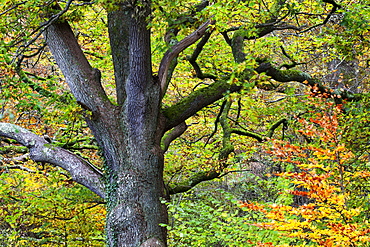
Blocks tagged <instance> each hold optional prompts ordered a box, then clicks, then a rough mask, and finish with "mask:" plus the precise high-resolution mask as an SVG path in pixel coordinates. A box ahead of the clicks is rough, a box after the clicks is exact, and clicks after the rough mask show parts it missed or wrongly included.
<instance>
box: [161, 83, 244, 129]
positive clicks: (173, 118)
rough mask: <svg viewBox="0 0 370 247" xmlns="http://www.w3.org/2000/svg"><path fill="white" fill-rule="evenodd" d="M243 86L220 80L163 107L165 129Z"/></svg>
mask: <svg viewBox="0 0 370 247" xmlns="http://www.w3.org/2000/svg"><path fill="white" fill-rule="evenodd" d="M241 88H242V87H241V86H238V85H234V84H229V83H228V82H227V81H226V80H220V81H217V82H214V83H212V84H211V85H209V86H208V87H205V88H201V89H198V90H197V91H194V92H192V93H191V94H190V95H189V96H187V97H185V98H183V99H182V100H180V101H179V102H178V103H176V104H175V105H172V106H170V107H168V108H166V109H163V111H162V112H163V114H164V116H165V117H166V119H167V121H166V128H165V130H169V129H171V128H173V127H175V126H177V125H179V124H180V123H182V122H184V121H185V120H186V119H188V118H189V117H191V116H193V115H194V114H195V113H197V112H198V111H199V110H201V109H202V108H203V107H205V106H208V105H210V104H212V103H214V102H216V101H217V100H219V99H221V98H223V97H224V96H225V94H226V93H233V92H237V91H239V90H240V89H241Z"/></svg>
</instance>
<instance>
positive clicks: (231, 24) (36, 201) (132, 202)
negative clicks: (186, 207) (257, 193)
mask: <svg viewBox="0 0 370 247" xmlns="http://www.w3.org/2000/svg"><path fill="white" fill-rule="evenodd" d="M0 17H1V19H0V28H1V29H0V30H1V31H0V33H1V41H0V44H1V45H0V49H1V50H0V54H1V59H0V63H1V71H0V82H1V103H2V108H1V122H2V123H0V136H2V139H1V140H2V142H1V149H0V152H1V154H2V156H3V158H2V164H1V169H0V176H2V177H3V181H4V182H3V183H2V185H1V186H0V193H1V194H4V195H7V196H6V197H5V199H1V202H2V203H3V206H1V208H0V212H1V215H0V217H2V218H3V219H4V222H6V223H4V224H3V225H0V230H1V231H2V232H4V234H5V233H6V234H10V235H9V236H12V238H9V239H10V240H9V241H15V242H8V244H14V243H17V241H18V240H19V239H27V238H28V239H30V238H32V240H30V241H35V242H37V243H43V241H44V242H45V243H48V244H50V245H52V244H53V241H57V243H61V242H63V241H64V243H66V244H67V243H72V242H73V244H76V243H78V244H80V245H78V244H76V246H81V243H83V244H86V246H92V245H95V244H96V245H97V246H99V244H100V243H102V242H103V239H102V236H101V230H102V229H101V228H102V226H101V225H99V226H97V227H96V229H95V230H94V232H93V233H88V232H89V229H91V228H85V229H82V228H81V229H80V231H79V234H81V235H80V236H81V238H82V239H81V238H79V237H78V234H76V233H74V232H73V230H71V228H75V227H76V226H75V225H73V224H72V223H71V224H69V223H68V224H67V223H60V222H63V221H60V220H62V219H74V220H77V219H80V220H81V221H80V222H88V221H91V222H96V221H97V220H98V219H97V218H96V217H94V216H92V215H88V214H87V213H86V212H88V211H89V210H91V212H93V214H96V215H98V216H99V217H100V216H102V215H106V227H105V229H106V235H107V240H106V242H107V244H108V245H109V246H142V247H144V246H167V243H166V236H167V232H166V227H165V226H167V228H168V226H169V221H168V214H167V206H168V207H170V208H171V198H178V197H177V195H178V194H180V193H185V192H189V191H190V190H191V189H193V188H194V187H195V186H197V185H199V184H200V183H202V182H205V181H210V180H214V179H224V178H226V177H228V176H230V175H232V174H238V173H239V171H241V170H243V171H244V172H249V173H251V170H253V169H258V167H261V166H262V164H264V163H265V162H264V161H268V160H269V159H270V158H269V157H270V155H271V154H267V153H266V152H265V151H263V148H261V146H260V145H264V144H265V143H267V142H269V141H270V140H271V139H282V140H287V139H288V140H289V141H291V142H292V143H293V142H296V143H297V145H300V146H302V149H303V146H304V145H305V144H306V143H310V142H313V140H312V139H314V138H313V137H312V136H311V135H310V134H307V133H303V132H302V131H301V132H297V131H296V130H297V129H299V128H301V127H297V126H298V123H299V122H300V121H303V120H300V119H304V118H306V117H307V116H308V115H309V114H311V113H312V112H315V111H316V112H319V113H320V112H323V111H326V108H325V107H324V108H318V107H314V106H312V104H311V103H309V102H310V101H309V100H307V97H314V98H315V97H316V98H320V99H324V100H325V101H327V102H332V103H333V104H334V105H336V106H338V107H339V108H340V109H341V114H343V116H347V117H348V116H350V118H349V119H351V120H352V119H356V118H357V119H358V121H354V122H353V123H352V122H351V121H349V120H348V122H351V123H352V125H353V126H360V127H358V128H357V129H361V128H367V126H368V120H366V117H364V114H366V110H365V111H361V110H360V109H359V108H358V111H357V112H356V110H354V107H353V106H351V104H354V103H352V102H366V100H367V97H368V96H367V94H368V91H369V86H368V82H369V56H370V50H369V42H370V39H369V33H370V30H369V22H370V20H369V18H370V6H369V4H368V3H367V1H363V0H348V1H347V0H344V1H333V0H315V1H304V0H303V1H301V0H256V1H252V0H250V1H248V0H232V1H226V0H225V1H224V0H219V1H205V0H187V1H177V0H176V1H167V0H153V1H148V0H126V1H124V0H122V1H113V2H112V1H106V0H96V1H91V2H90V1H77V0H75V1H73V0H68V1H57V0H53V1H38V0H37V1H36V0H35V1H8V0H3V4H2V9H1V10H0ZM361 104H362V103H361ZM361 104H360V105H361ZM363 104H364V105H367V104H365V103H363ZM364 112H365V113H364ZM324 115H325V114H323V115H322V116H324ZM343 118H344V119H345V117H343ZM313 119H314V118H313ZM317 121H319V120H317ZM300 123H302V122H300ZM313 123H314V124H319V125H320V123H321V122H315V121H313ZM307 125H308V124H307ZM325 126H327V125H325ZM343 128H344V129H346V128H347V127H343ZM348 128H349V129H351V131H347V132H343V135H347V136H346V137H347V139H346V140H347V142H346V145H347V144H348V147H347V148H349V149H351V148H352V149H356V150H357V151H358V150H360V149H361V150H365V149H366V148H367V147H368V143H367V142H366V141H364V142H360V143H358V142H356V141H354V140H355V139H356V137H355V136H362V137H363V139H364V140H368V139H367V138H368V136H367V135H366V134H365V135H364V133H361V132H360V133H359V132H356V128H352V127H351V128H350V127H348ZM325 131H327V130H326V129H325ZM338 145H339V144H338ZM27 153H29V155H27ZM361 157H363V156H361ZM364 160H365V159H364ZM35 162H36V163H35ZM364 162H365V161H364ZM271 163H273V164H274V166H273V167H274V168H273V169H276V166H275V165H276V164H275V163H274V162H271ZM288 163H289V162H288ZM293 164H294V162H293ZM242 165H244V166H242ZM295 165H296V164H295ZM246 166H247V168H246ZM255 167H257V168H255ZM263 167H264V166H263ZM280 168H281V167H280ZM271 169H272V168H271ZM281 169H283V170H284V171H280V172H285V169H286V167H283V168H281ZM364 169H365V168H364ZM366 169H367V168H366ZM366 169H365V170H366ZM324 170H325V169H324ZM65 171H67V172H68V173H65ZM252 173H253V172H252ZM297 174H299V172H298V171H297ZM330 174H331V173H330ZM47 177H50V178H52V179H50V180H48V179H46V180H47V181H42V180H44V179H45V178H47ZM236 177H237V176H236ZM274 179H275V178H274ZM17 181H29V182H25V183H24V184H22V186H21V187H19V186H20V185H16V184H17V183H19V182H17ZM276 181H278V182H276ZM276 181H275V182H276V183H279V186H282V184H284V183H282V182H279V181H280V180H276ZM75 182H77V183H78V184H79V185H77V184H75ZM38 183H40V184H39V185H38ZM28 184H29V186H28V187H27V186H26V185H28ZM285 185H286V186H288V185H287V184H284V186H285ZM61 187H63V188H64V187H65V190H64V189H62V188H61ZM20 188H22V189H20ZM37 188H38V189H39V190H40V192H37ZM57 188H58V189H57ZM86 188H87V189H86ZM307 188H308V187H306V189H307ZM308 189H309V188H308ZM23 190H24V193H22V192H23ZM59 190H60V192H55V191H59ZM309 190H310V189H309ZM89 191H92V192H94V193H95V194H93V193H90V192H89ZM49 193H51V194H54V193H56V194H58V195H59V196H60V198H59V196H58V200H55V201H53V200H51V199H52V196H51V194H49ZM62 193H67V194H68V195H71V196H66V197H65V198H63V197H62V196H61V194H62ZM37 194H38V195H37ZM72 195H73V196H72ZM66 198H67V199H66ZM163 201H167V202H166V203H165V202H163ZM46 202H47V203H46ZM52 202H54V206H52V205H51V204H53V203H52ZM23 203H24V204H23ZM43 203H44V204H45V206H44V207H42V208H39V209H37V210H36V209H33V210H36V211H38V213H37V214H35V215H37V217H36V218H37V219H31V218H30V217H29V215H28V214H26V213H22V212H18V213H17V212H16V211H14V208H16V206H17V205H23V206H24V208H27V210H31V209H32V208H37V207H36V206H35V205H40V204H43ZM56 204H59V206H55V205H56ZM60 205H66V206H65V207H67V208H73V207H76V210H75V211H73V212H72V211H71V212H70V214H68V215H64V216H62V215H63V214H64V213H63V210H62V208H63V207H60ZM76 205H77V206H76ZM103 205H105V208H106V210H107V211H106V214H105V212H104V207H103ZM248 205H252V204H248ZM251 207H252V206H251ZM48 208H49V209H50V210H52V209H53V210H54V211H55V214H54V216H53V217H46V215H47V214H48ZM84 208H85V209H86V210H85V209H84ZM171 210H172V209H171ZM30 212H31V211H30ZM170 213H171V211H170ZM170 216H171V215H170ZM103 217H104V216H103ZM41 218H47V219H48V222H49V223H48V224H51V225H57V226H56V227H54V228H55V229H58V230H55V229H53V227H49V228H48V227H44V226H43V225H42V221H40V220H39V219H41ZM56 222H59V223H56ZM58 224H59V225H58ZM67 225H68V227H67ZM62 226H64V232H63V231H61V228H62ZM90 227H91V226H90ZM9 232H10V233H9ZM99 232H100V233H99ZM63 234H64V235H63ZM61 236H64V238H63V237H61ZM56 239H57V240H56ZM84 240H86V241H84ZM58 241H59V242H58ZM258 241H259V240H258ZM17 244H19V243H17Z"/></svg>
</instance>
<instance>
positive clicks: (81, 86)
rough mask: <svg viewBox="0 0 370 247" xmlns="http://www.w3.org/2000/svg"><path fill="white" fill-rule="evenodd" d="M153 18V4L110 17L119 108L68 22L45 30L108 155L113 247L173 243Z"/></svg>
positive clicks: (109, 239)
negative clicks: (167, 225) (155, 71)
mask: <svg viewBox="0 0 370 247" xmlns="http://www.w3.org/2000/svg"><path fill="white" fill-rule="evenodd" d="M123 8H125V9H124V10H123ZM135 8H137V9H135ZM149 13H150V6H149V5H144V7H143V6H140V7H127V6H126V7H124V6H122V9H118V10H117V9H116V10H115V11H114V12H111V13H110V14H109V15H108V19H109V33H110V34H109V35H110V40H111V48H112V54H115V55H114V56H113V61H114V64H115V66H114V67H115V77H116V85H117V103H118V104H113V103H111V102H110V101H109V99H108V98H107V96H106V94H105V92H104V89H103V87H102V86H101V81H100V80H101V77H100V72H99V70H97V69H94V68H92V67H91V66H90V64H89V63H88V61H87V60H86V58H85V56H84V54H83V52H82V51H81V48H80V46H79V45H78V43H77V40H76V38H75V37H74V35H73V32H72V30H71V28H70V26H69V25H68V23H66V22H58V23H54V24H52V25H51V26H50V27H49V28H48V30H47V33H46V40H47V44H48V46H49V48H50V50H51V52H52V54H53V56H54V58H55V60H56V61H57V63H58V65H59V67H60V68H61V70H62V72H63V74H64V75H65V78H66V81H67V83H68V84H69V86H70V88H71V91H72V93H73V94H74V95H75V97H76V99H77V101H78V102H79V103H80V105H81V106H82V107H83V108H84V109H85V110H87V111H88V113H87V116H88V117H87V119H86V120H87V123H88V124H89V127H90V128H91V130H92V131H93V134H94V136H95V138H96V140H97V141H98V143H99V146H100V147H101V148H102V151H103V155H104V158H105V173H106V176H105V179H106V181H105V182H106V186H105V188H106V191H105V198H106V200H107V219H106V233H107V242H108V245H109V246H112V247H113V246H119V247H123V246H127V247H129V246H130V247H133V246H135V247H138V246H141V247H144V246H151V247H155V246H166V245H167V244H166V229H165V228H164V227H161V226H160V224H161V223H166V222H167V211H166V207H165V206H164V205H163V204H162V203H161V198H164V197H165V194H164V183H163V166H164V159H163V151H162V150H161V148H160V140H161V137H162V136H163V133H164V126H165V123H164V120H163V119H164V118H163V117H161V115H160V99H161V98H160V97H161V89H160V83H159V81H158V80H157V79H154V78H153V77H152V69H151V66H152V64H151V50H150V30H149V29H148V28H147V22H146V17H147V16H148V15H149ZM122 35H126V36H125V37H124V38H122ZM120 37H121V38H120ZM122 51H124V52H122ZM119 52H121V53H119Z"/></svg>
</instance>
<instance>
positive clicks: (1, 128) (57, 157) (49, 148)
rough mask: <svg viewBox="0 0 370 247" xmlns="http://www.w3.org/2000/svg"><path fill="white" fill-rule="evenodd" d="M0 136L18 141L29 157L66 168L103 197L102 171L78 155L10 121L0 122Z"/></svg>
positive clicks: (74, 178) (75, 177) (79, 180)
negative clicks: (28, 153)
mask: <svg viewBox="0 0 370 247" xmlns="http://www.w3.org/2000/svg"><path fill="white" fill-rule="evenodd" d="M0 136H4V137H7V138H10V139H14V140H16V141H18V142H19V143H20V144H22V145H24V146H26V147H27V148H29V150H30V159H32V160H34V161H39V162H48V163H50V164H53V165H56V166H59V167H61V168H63V169H65V170H67V171H68V172H69V173H70V174H71V176H72V179H73V180H74V181H76V182H77V183H80V184H82V185H84V186H86V187H87V188H89V189H90V190H91V191H93V192H95V193H96V194H97V195H98V196H100V197H102V198H105V192H104V188H105V185H104V182H103V173H102V172H101V171H100V170H99V169H98V168H96V167H95V166H93V165H92V164H91V163H89V162H88V161H86V160H84V159H83V158H81V157H79V156H78V155H76V154H74V153H72V152H69V151H68V150H65V149H63V148H60V147H56V146H53V145H51V144H50V143H48V142H47V141H46V140H45V139H44V138H43V137H40V136H38V135H36V134H34V133H32V132H31V131H29V130H27V129H24V128H22V127H20V126H17V125H14V124H10V123H0Z"/></svg>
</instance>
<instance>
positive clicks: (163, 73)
mask: <svg viewBox="0 0 370 247" xmlns="http://www.w3.org/2000/svg"><path fill="white" fill-rule="evenodd" d="M213 23H214V22H213V21H210V20H208V21H206V22H205V23H203V24H202V25H201V26H200V27H199V28H198V29H197V30H196V31H194V32H193V33H191V34H190V35H188V36H187V37H185V38H184V39H183V40H181V41H180V42H179V43H177V44H176V45H174V46H172V47H171V48H170V49H169V50H168V51H167V52H166V53H165V54H164V56H163V58H162V61H161V64H160V65H159V70H158V77H159V81H160V83H161V90H162V97H163V95H164V94H165V93H166V90H167V86H168V81H167V76H168V70H169V68H170V64H171V61H172V60H173V59H174V58H175V57H176V56H177V55H178V54H180V52H182V51H183V50H185V49H186V48H187V47H189V46H190V45H192V44H194V43H195V42H196V41H197V40H198V39H200V38H201V37H202V36H203V35H204V34H205V33H206V31H207V28H208V26H209V25H210V24H213Z"/></svg>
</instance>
